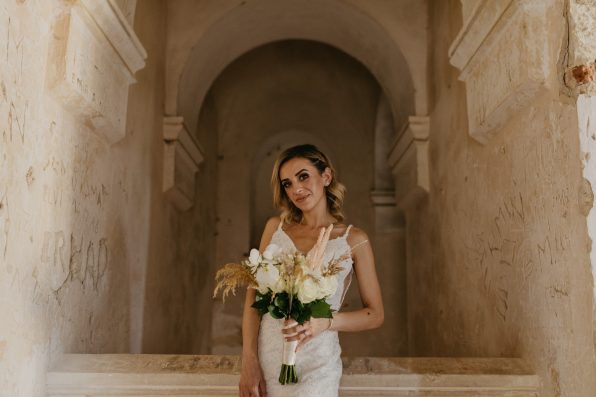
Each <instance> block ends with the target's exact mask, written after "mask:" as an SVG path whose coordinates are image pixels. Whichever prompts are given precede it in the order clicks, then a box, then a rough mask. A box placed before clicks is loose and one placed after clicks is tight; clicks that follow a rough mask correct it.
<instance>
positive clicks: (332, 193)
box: [271, 144, 346, 223]
mask: <svg viewBox="0 0 596 397" xmlns="http://www.w3.org/2000/svg"><path fill="white" fill-rule="evenodd" d="M293 158H303V159H306V160H308V161H310V162H311V164H312V165H313V166H315V168H316V169H317V170H318V171H319V173H321V174H322V173H323V172H324V171H325V169H327V168H329V169H330V170H331V183H330V184H329V186H326V187H325V194H326V196H327V209H328V210H329V213H330V214H331V216H333V217H334V218H335V219H336V220H337V221H338V222H341V221H343V220H344V218H345V216H344V214H343V212H342V206H343V202H344V196H345V194H346V187H345V186H344V185H343V184H341V183H340V182H338V181H337V178H336V172H335V168H333V165H332V164H331V162H330V161H329V159H328V158H327V156H325V154H324V153H323V152H321V151H320V150H319V149H318V148H317V147H316V146H315V145H308V144H307V145H298V146H293V147H291V148H289V149H286V150H284V151H283V152H282V153H281V154H280V155H279V157H278V158H277V160H276V161H275V165H274V166H273V174H272V175H271V188H272V190H273V204H274V205H275V207H277V208H278V209H280V210H281V215H280V216H281V219H282V221H283V222H285V223H300V222H301V221H302V211H301V210H300V209H298V207H296V206H295V205H294V203H292V200H290V198H289V197H288V195H287V194H286V191H285V189H284V188H283V186H282V185H281V178H280V176H279V171H280V169H281V167H282V166H283V165H284V164H285V163H286V162H287V161H289V160H291V159H293Z"/></svg>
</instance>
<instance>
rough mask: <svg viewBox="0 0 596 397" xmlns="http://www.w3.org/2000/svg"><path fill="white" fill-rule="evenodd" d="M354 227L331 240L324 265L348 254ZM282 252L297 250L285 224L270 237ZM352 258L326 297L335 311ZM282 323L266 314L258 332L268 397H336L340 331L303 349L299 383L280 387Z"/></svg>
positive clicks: (298, 364)
mask: <svg viewBox="0 0 596 397" xmlns="http://www.w3.org/2000/svg"><path fill="white" fill-rule="evenodd" d="M351 227H352V225H350V226H348V228H347V229H346V232H345V233H344V234H343V235H341V236H339V237H337V238H334V239H330V240H329V242H328V244H327V247H326V249H325V255H324V263H327V262H328V261H330V260H332V259H333V258H339V257H341V256H342V255H344V254H346V253H349V250H350V246H349V245H348V241H347V237H348V233H349V232H350V229H351ZM271 243H272V244H277V245H278V246H279V247H281V248H282V249H283V250H289V251H297V248H296V246H295V244H294V242H293V241H292V239H290V236H288V235H287V234H286V232H285V231H284V230H283V229H282V223H280V224H279V227H278V228H277V230H276V231H275V233H274V234H273V236H272V238H271ZM352 264H353V262H352V259H351V258H349V259H346V260H344V261H343V262H342V263H341V266H342V268H343V269H342V271H341V272H340V273H339V274H338V277H339V278H338V285H339V287H338V289H337V291H336V292H335V294H334V295H333V296H331V297H329V298H327V302H328V303H329V304H330V305H331V309H332V310H334V311H337V310H339V308H340V306H341V303H342V301H343V299H344V296H345V292H346V291H347V289H348V287H349V285H350V281H351V278H352ZM282 326H283V320H276V319H274V318H273V317H271V316H270V315H268V314H266V315H264V316H263V317H262V318H261V328H260V331H259V340H258V347H259V360H260V362H261V368H262V370H263V373H264V376H265V382H266V383H267V396H268V397H298V396H300V397H333V396H337V395H338V391H339V381H340V378H341V373H342V363H341V358H340V354H341V347H340V346H339V338H338V336H337V331H323V332H322V333H320V334H319V335H317V336H316V337H315V338H313V339H311V340H310V341H309V342H308V343H306V344H305V345H304V346H302V347H301V348H300V350H299V351H298V353H297V357H296V373H297V374H298V383H296V384H288V385H281V384H280V383H279V380H278V379H279V371H280V369H281V360H282V352H283V342H284V340H283V336H282V333H281V329H282Z"/></svg>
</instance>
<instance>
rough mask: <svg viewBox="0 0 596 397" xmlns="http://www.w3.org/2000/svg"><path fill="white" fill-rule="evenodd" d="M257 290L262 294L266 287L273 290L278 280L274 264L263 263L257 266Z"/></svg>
mask: <svg viewBox="0 0 596 397" xmlns="http://www.w3.org/2000/svg"><path fill="white" fill-rule="evenodd" d="M255 277H256V279H257V283H258V284H259V287H258V289H259V292H260V293H262V294H264V293H266V292H267V290H268V289H271V290H273V289H274V288H275V286H276V284H277V283H278V281H279V270H278V269H277V267H276V266H273V265H265V266H261V267H259V269H258V270H257V274H256V276H255Z"/></svg>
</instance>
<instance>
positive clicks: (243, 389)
mask: <svg viewBox="0 0 596 397" xmlns="http://www.w3.org/2000/svg"><path fill="white" fill-rule="evenodd" d="M279 222H280V219H279V218H278V217H274V218H270V219H269V220H268V221H267V224H266V225H265V230H264V231H263V236H262V237H261V244H260V246H259V251H260V252H263V251H265V247H267V245H269V243H270V242H271V237H272V236H273V233H274V232H275V229H276V228H277V226H278V225H279ZM255 297H256V291H255V290H254V289H253V288H248V289H247V290H246V298H245V300H244V311H243V313H242V372H241V373H240V385H239V389H240V397H252V396H259V397H266V396H267V388H266V386H265V379H264V377H263V372H262V370H261V365H260V364H259V352H258V337H259V327H260V325H261V317H260V315H259V313H258V312H257V311H256V309H254V308H252V307H251V305H252V304H253V302H254V301H255Z"/></svg>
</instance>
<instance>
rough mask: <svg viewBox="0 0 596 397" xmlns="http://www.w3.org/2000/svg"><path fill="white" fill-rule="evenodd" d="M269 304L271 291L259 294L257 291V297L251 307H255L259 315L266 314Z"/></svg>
mask: <svg viewBox="0 0 596 397" xmlns="http://www.w3.org/2000/svg"><path fill="white" fill-rule="evenodd" d="M270 304H271V291H269V292H267V293H265V294H261V293H260V292H258V291H257V297H256V299H255V302H254V303H253V304H252V305H251V307H253V308H255V309H257V311H258V312H259V314H260V315H263V314H266V313H267V312H268V311H269V305H270Z"/></svg>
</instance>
